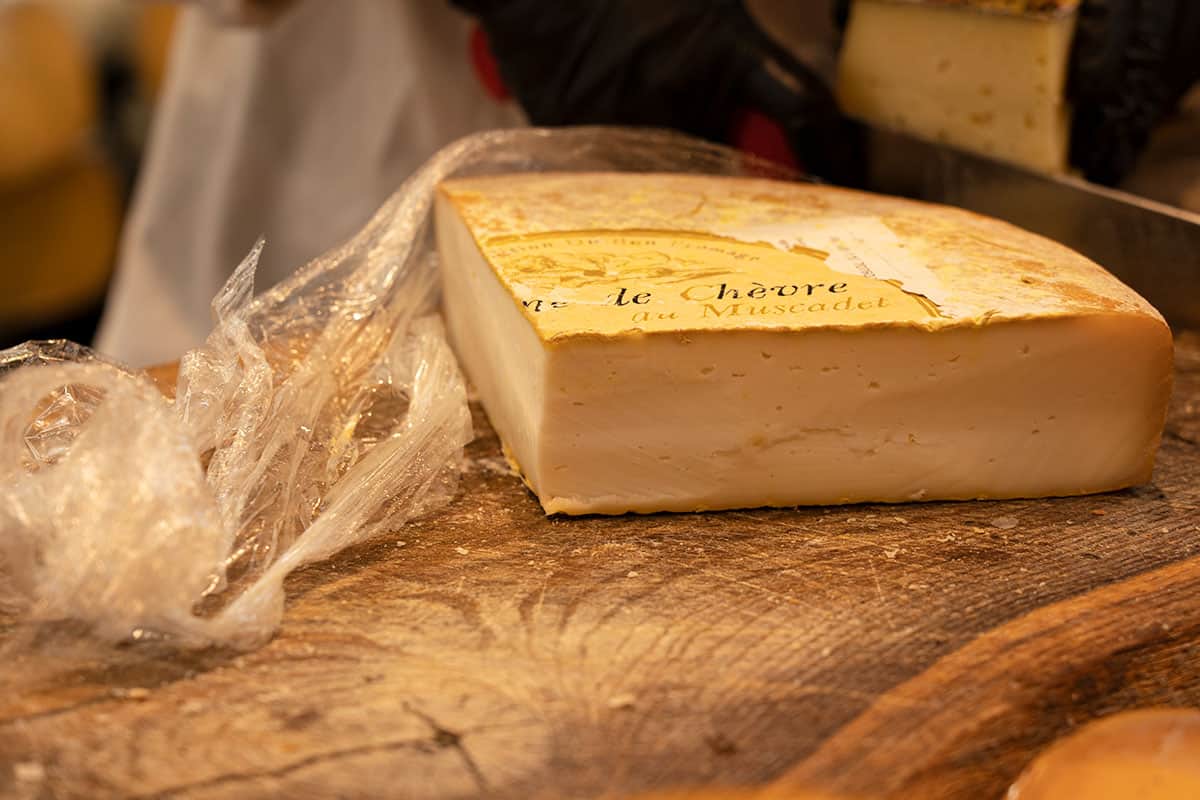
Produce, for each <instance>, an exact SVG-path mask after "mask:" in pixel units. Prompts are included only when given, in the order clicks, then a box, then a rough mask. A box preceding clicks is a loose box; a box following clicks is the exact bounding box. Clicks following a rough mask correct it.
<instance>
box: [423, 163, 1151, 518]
mask: <svg viewBox="0 0 1200 800" xmlns="http://www.w3.org/2000/svg"><path fill="white" fill-rule="evenodd" d="M436 224H437V237H438V247H439V250H440V253H441V259H442V274H443V303H444V313H445V315H446V318H447V323H448V327H449V331H450V335H451V341H452V344H453V345H454V347H455V349H456V351H457V353H458V355H459V358H460V361H461V362H462V364H463V366H464V368H465V370H466V372H467V374H468V376H469V378H470V379H471V381H472V382H473V383H474V384H475V386H476V387H477V389H478V391H479V393H480V396H481V398H482V401H483V405H484V407H485V409H486V410H487V413H488V416H489V417H490V419H491V421H492V423H493V425H494V426H495V428H496V430H497V431H498V432H499V434H500V437H501V439H502V441H503V442H504V445H505V448H506V452H507V453H508V455H509V457H510V458H511V459H512V460H513V461H515V462H516V464H517V465H518V466H519V468H520V470H521V472H522V474H523V475H524V476H525V479H526V481H527V482H528V483H529V485H530V486H531V487H532V488H533V490H534V491H535V492H536V493H537V495H538V497H539V498H540V500H541V503H542V505H543V507H544V508H545V510H546V512H547V513H556V512H562V513H567V514H585V513H604V514H615V513H623V512H629V511H637V512H654V511H696V510H706V509H720V508H736V507H755V506H792V505H800V504H835V503H853V502H862V501H888V502H899V501H909V500H935V499H969V498H1011V497H1037V496H1046V495H1073V494H1081V493H1088V492H1099V491H1106V490H1111V489H1118V488H1121V487H1126V486H1130V485H1134V484H1139V483H1142V482H1145V481H1147V480H1148V479H1149V478H1150V474H1151V469H1152V466H1153V461H1154V454H1155V451H1156V449H1157V446H1158V442H1159V437H1160V433H1161V430H1162V426H1163V422H1164V418H1165V414H1166V404H1167V399H1168V395H1169V391H1170V383H1171V359H1172V340H1171V334H1170V331H1169V329H1168V328H1167V326H1166V324H1165V323H1164V322H1163V320H1162V318H1161V317H1160V316H1159V315H1158V313H1157V312H1155V310H1154V309H1153V308H1151V307H1150V306H1149V305H1148V304H1147V303H1146V302H1145V301H1144V300H1142V299H1141V298H1140V297H1138V296H1137V295H1136V294H1135V293H1134V292H1133V291H1132V290H1130V289H1129V288H1127V287H1126V286H1125V285H1124V284H1122V283H1120V282H1119V281H1118V280H1117V279H1116V278H1114V277H1113V276H1112V275H1110V274H1109V273H1107V272H1105V271H1104V270H1103V269H1101V268H1100V267H1098V266H1097V265H1096V264H1094V263H1093V262H1091V261H1089V260H1087V259H1086V258H1084V257H1083V256H1081V255H1078V254H1077V253H1075V252H1073V251H1070V250H1068V249H1066V248H1064V247H1062V246H1060V245H1057V244H1055V243H1053V242H1051V241H1048V240H1046V239H1042V238H1040V237H1038V236H1035V235H1033V234H1030V233H1027V232H1025V231H1022V230H1020V229H1018V228H1015V227H1013V226H1010V225H1008V224H1006V223H1003V222H999V221H996V220H992V219H987V218H984V217H980V216H977V215H974V214H971V213H969V212H965V211H961V210H958V209H952V208H946V207H940V206H933V205H928V204H924V203H918V202H915V201H908V200H901V199H896V198H889V197H883V196H877V195H871V194H865V193H860V192H853V191H849V190H843V189H836V188H831V187H826V186H816V185H807V184H793V183H782V182H774V181H769V180H762V179H752V178H732V177H709V176H686V175H635V174H567V173H552V174H523V175H508V176H490V177H480V178H471V179H459V180H451V181H448V182H446V183H444V184H443V185H442V186H441V188H440V192H439V197H438V204H437V211H436Z"/></svg>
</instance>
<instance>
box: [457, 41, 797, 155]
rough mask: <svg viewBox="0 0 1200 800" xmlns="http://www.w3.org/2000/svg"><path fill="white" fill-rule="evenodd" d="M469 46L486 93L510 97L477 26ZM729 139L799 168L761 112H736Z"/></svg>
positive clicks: (742, 147) (774, 124)
mask: <svg viewBox="0 0 1200 800" xmlns="http://www.w3.org/2000/svg"><path fill="white" fill-rule="evenodd" d="M469 47H470V56H471V65H472V66H473V67H474V68H475V77H476V78H478V79H479V83H480V85H482V86H483V88H484V90H485V91H486V92H487V93H488V96H489V97H491V98H492V99H494V100H496V101H498V102H502V101H505V100H509V99H511V98H512V92H510V91H509V90H508V87H507V86H505V85H504V79H503V78H502V77H501V76H500V67H499V65H497V64H496V59H495V57H494V56H493V55H492V49H491V47H490V46H489V45H488V39H487V34H486V33H484V31H483V29H482V28H480V27H479V26H478V25H475V26H474V27H473V28H472V29H471V39H470V45H469ZM729 142H730V144H732V145H733V146H734V147H736V148H737V149H739V150H741V151H742V152H744V153H749V154H751V155H755V156H758V157H759V158H765V159H767V160H768V161H774V162H775V163H776V164H782V165H783V166H785V167H791V168H792V169H796V170H802V167H801V165H800V163H799V161H797V160H796V154H795V153H793V152H792V148H791V147H790V146H789V145H788V140H787V134H786V133H784V131H783V126H781V125H780V124H779V123H778V122H776V121H775V120H773V119H771V118H770V117H768V116H767V115H766V114H763V113H762V112H761V111H751V110H748V109H747V110H743V111H740V112H738V114H737V116H736V117H735V118H734V120H733V125H732V126H731V128H730V131H729Z"/></svg>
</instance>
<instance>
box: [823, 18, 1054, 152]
mask: <svg viewBox="0 0 1200 800" xmlns="http://www.w3.org/2000/svg"><path fill="white" fill-rule="evenodd" d="M1076 6H1078V0H1023V1H1022V0H1008V1H1007V2H1000V0H923V1H921V2H914V1H913V0H908V1H907V2H905V1H899V0H855V3H854V5H853V6H852V7H851V14H850V19H849V22H848V23H847V28H846V36H845V41H844V42H843V45H842V50H841V54H840V56H839V63H838V78H837V94H838V102H839V103H840V104H841V106H842V108H843V109H844V110H845V111H846V113H848V114H850V115H851V116H854V117H858V118H860V119H864V120H866V121H868V122H872V123H874V124H877V125H881V126H883V127H888V128H893V129H896V130H900V131H904V132H906V133H912V134H914V135H916V136H919V137H921V138H923V139H928V140H932V141H939V142H944V143H946V144H951V145H954V146H956V147H960V148H962V149H965V150H970V151H972V152H976V153H981V154H983V155H988V156H992V157H995V158H1000V159H1003V160H1006V161H1014V162H1017V163H1020V164H1024V165H1026V166H1029V167H1033V168H1034V169H1040V170H1043V171H1052V172H1061V171H1063V170H1065V169H1066V167H1067V144H1068V140H1069V138H1070V114H1069V111H1068V108H1067V105H1066V101H1065V99H1064V94H1065V92H1064V87H1065V84H1066V77H1067V65H1068V62H1069V59H1070V51H1071V40H1072V36H1073V34H1074V30H1075V11H1076ZM1030 9H1033V10H1034V11H1037V10H1040V12H1041V13H1034V11H1031V10H1030ZM1047 9H1049V10H1047Z"/></svg>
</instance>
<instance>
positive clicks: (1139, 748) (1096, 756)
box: [1008, 709, 1200, 800]
mask: <svg viewBox="0 0 1200 800" xmlns="http://www.w3.org/2000/svg"><path fill="white" fill-rule="evenodd" d="M1072 797H1079V798H1087V800H1127V799H1128V798H1138V800H1195V799H1196V798H1200V711H1193V710H1174V709H1157V710H1150V711H1129V712H1125V713H1122V714H1117V715H1115V716H1111V717H1106V718H1104V719H1101V720H1098V721H1096V722H1093V723H1091V724H1089V725H1086V726H1084V727H1083V728H1081V729H1080V730H1079V731H1077V732H1076V733H1073V734H1071V735H1070V736H1068V737H1066V738H1065V739H1062V740H1061V741H1059V742H1057V743H1055V744H1054V745H1052V746H1051V747H1050V748H1049V749H1048V750H1046V751H1045V752H1043V753H1042V754H1041V755H1039V756H1038V757H1037V758H1036V759H1034V761H1033V763H1032V764H1030V765H1029V767H1027V768H1026V770H1025V772H1024V773H1022V775H1021V777H1020V778H1018V779H1017V782H1016V783H1014V784H1013V786H1012V788H1011V789H1009V792H1008V800H1050V798H1072Z"/></svg>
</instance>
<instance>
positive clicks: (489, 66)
mask: <svg viewBox="0 0 1200 800" xmlns="http://www.w3.org/2000/svg"><path fill="white" fill-rule="evenodd" d="M469 46H470V50H471V66H473V67H475V77H477V78H479V82H480V83H481V84H482V85H483V88H484V90H485V91H486V92H487V93H488V95H489V96H490V97H491V98H492V99H493V100H497V101H503V100H508V99H509V98H511V97H512V92H510V91H508V87H507V86H505V85H504V79H503V78H501V77H500V67H499V66H498V65H497V64H496V58H495V57H494V56H493V55H492V48H491V47H490V46H488V39H487V34H486V33H484V32H483V28H480V27H479V26H478V25H475V26H474V27H473V28H472V29H471V40H470V45H469Z"/></svg>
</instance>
